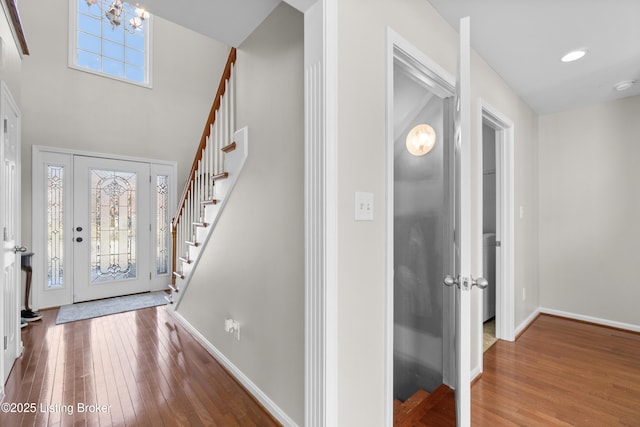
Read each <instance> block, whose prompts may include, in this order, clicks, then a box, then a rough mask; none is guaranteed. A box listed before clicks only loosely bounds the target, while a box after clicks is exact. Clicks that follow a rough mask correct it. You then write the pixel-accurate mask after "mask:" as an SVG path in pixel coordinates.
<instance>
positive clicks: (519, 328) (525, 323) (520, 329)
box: [514, 307, 540, 339]
mask: <svg viewBox="0 0 640 427" xmlns="http://www.w3.org/2000/svg"><path fill="white" fill-rule="evenodd" d="M539 314H540V307H538V308H536V309H535V310H534V311H533V313H531V314H530V315H529V317H527V318H526V319H524V321H523V322H522V323H520V324H519V325H518V326H517V327H516V330H515V334H514V339H515V337H517V336H518V335H520V334H521V333H522V332H523V331H524V330H525V329H527V328H528V327H529V325H530V324H531V322H533V321H534V320H536V317H538V315H539Z"/></svg>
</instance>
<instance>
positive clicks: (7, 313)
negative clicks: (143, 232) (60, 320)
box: [0, 82, 24, 391]
mask: <svg viewBox="0 0 640 427" xmlns="http://www.w3.org/2000/svg"><path fill="white" fill-rule="evenodd" d="M1 102H2V105H1V107H0V111H1V116H2V117H1V118H0V119H1V126H2V138H1V147H0V226H1V227H2V230H0V232H2V236H3V240H2V261H1V262H2V264H1V271H2V273H1V274H2V279H1V280H0V283H2V284H3V286H2V287H3V289H2V300H3V307H2V308H3V311H4V312H3V314H2V323H3V328H2V329H3V332H4V350H3V378H2V380H3V384H4V382H5V381H6V379H7V377H8V376H9V372H11V368H12V367H13V362H14V361H15V359H16V357H18V354H19V352H20V346H21V340H20V312H19V310H18V309H19V307H20V305H19V302H18V300H19V294H20V274H21V272H20V251H21V250H24V249H23V248H20V247H19V246H20V112H19V110H18V107H17V106H16V104H15V102H14V101H13V98H12V97H11V94H10V93H9V89H8V88H7V87H6V85H5V83H4V82H2V101H1ZM0 391H1V390H0Z"/></svg>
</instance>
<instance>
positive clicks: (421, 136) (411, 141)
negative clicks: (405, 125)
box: [406, 124, 436, 156]
mask: <svg viewBox="0 0 640 427" xmlns="http://www.w3.org/2000/svg"><path fill="white" fill-rule="evenodd" d="M435 143H436V131H435V130H433V128H432V127H431V126H429V125H425V124H422V125H418V126H416V127H414V128H413V129H411V131H410V132H409V134H408V135H407V141H406V144H407V150H408V151H409V153H411V154H413V155H414V156H424V155H425V154H427V153H428V152H429V151H431V149H432V148H433V145H434V144H435Z"/></svg>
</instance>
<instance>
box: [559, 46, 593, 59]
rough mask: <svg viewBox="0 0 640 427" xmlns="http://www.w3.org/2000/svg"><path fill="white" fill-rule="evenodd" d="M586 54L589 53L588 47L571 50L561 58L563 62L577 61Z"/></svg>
mask: <svg viewBox="0 0 640 427" xmlns="http://www.w3.org/2000/svg"><path fill="white" fill-rule="evenodd" d="M586 54H587V51H586V49H576V50H572V51H571V52H569V53H567V54H566V55H565V56H563V57H562V58H561V59H560V60H561V61H562V62H571V61H577V60H578V59H580V58H582V57H583V56H585V55H586Z"/></svg>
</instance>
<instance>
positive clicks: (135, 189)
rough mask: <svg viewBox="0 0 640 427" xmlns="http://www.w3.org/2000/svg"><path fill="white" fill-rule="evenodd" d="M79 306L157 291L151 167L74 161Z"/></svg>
mask: <svg viewBox="0 0 640 427" xmlns="http://www.w3.org/2000/svg"><path fill="white" fill-rule="evenodd" d="M74 176H75V183H74V216H73V218H74V225H73V241H74V243H73V245H74V266H73V271H74V291H73V293H74V302H80V301H88V300H93V299H99V298H109V297H113V296H118V295H127V294H133V293H139V292H146V291H150V290H151V277H150V275H151V273H150V262H149V256H148V255H147V249H146V248H147V247H148V246H149V240H150V237H151V236H150V229H151V224H150V220H149V205H150V201H149V186H150V185H149V180H150V178H149V177H150V172H149V164H148V163H139V162H133V161H123V160H114V159H105V158H97V157H85V156H75V157H74Z"/></svg>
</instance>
